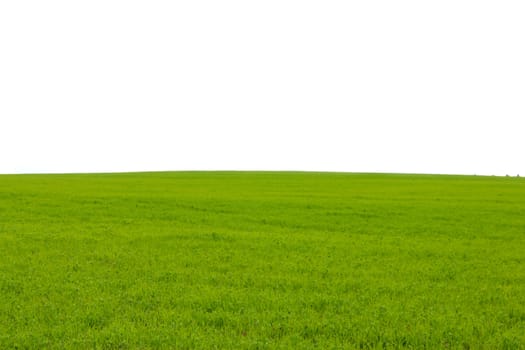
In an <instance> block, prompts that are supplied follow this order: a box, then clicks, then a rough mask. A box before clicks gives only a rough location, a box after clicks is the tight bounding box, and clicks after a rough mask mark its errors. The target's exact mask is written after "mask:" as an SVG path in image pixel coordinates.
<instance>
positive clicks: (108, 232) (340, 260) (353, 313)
mask: <svg viewBox="0 0 525 350" xmlns="http://www.w3.org/2000/svg"><path fill="white" fill-rule="evenodd" d="M316 347H317V348H322V349H336V348H414V349H421V348H452V349H455V348H460V349H469V348H470V349H478V348H486V349H525V179H522V178H510V177H508V178H506V177H474V176H432V175H386V174H343V173H284V172H172V173H133V174H99V175H94V174H91V175H84V174H83V175H2V176H0V348H1V349H10V348H32V349H33V348H34V349H41V348H56V349H63V348H75V349H77V348H101V349H109V348H124V349H126V348H141V349H144V348H181V349H184V348H195V349H207V348H249V349H250V348H253V349H265V348H268V349H273V348H293V349H301V348H316Z"/></svg>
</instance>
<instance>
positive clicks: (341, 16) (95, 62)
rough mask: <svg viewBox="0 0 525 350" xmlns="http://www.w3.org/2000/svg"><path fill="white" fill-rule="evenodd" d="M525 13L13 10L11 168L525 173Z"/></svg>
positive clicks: (356, 4)
mask: <svg viewBox="0 0 525 350" xmlns="http://www.w3.org/2000/svg"><path fill="white" fill-rule="evenodd" d="M524 121H525V2H523V1H522V0H520V1H505V0H501V1H499V0H498V1H496V0H494V1H483V0H481V1H480V0H476V1H464V0H439V1H422V0H414V1H405V0H400V1H391V0H389V1H380V0H378V1H373V0H371V1H368V0H366V1H350V0H345V1H330V0H318V1H308V0H300V1H290V0H264V1H252V0H239V1H231V0H221V1H216V0H214V1H201V0H188V1H155V0H144V1H132V0H131V1H130V0H126V1H115V0H89V1H80V0H79V1H76V0H73V1H72V0H65V1H56V0H48V1H40V0H39V1H24V0H12V1H10V0H5V1H1V2H0V173H20V172H22V173H25V172H98V171H136V170H182V169H188V170H191V169H195V170H206V169H237V170H241V169H244V170H250V169H263V170H287V169H288V170H323V171H357V172H415V173H458V174H487V175H490V174H497V175H504V174H511V175H516V174H517V173H520V172H521V173H522V174H523V175H525V156H524V154H525V152H524V151H525V138H524V137H523V134H524V133H525V132H524V130H525V128H523V127H522V125H523V124H525V123H523V122H524Z"/></svg>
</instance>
